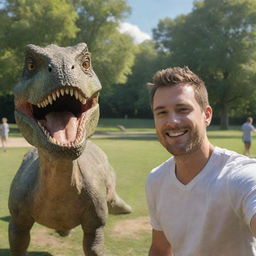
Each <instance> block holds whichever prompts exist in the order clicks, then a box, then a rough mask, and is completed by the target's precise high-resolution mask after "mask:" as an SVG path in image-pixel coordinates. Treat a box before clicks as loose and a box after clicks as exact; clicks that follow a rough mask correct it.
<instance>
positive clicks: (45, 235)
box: [31, 227, 69, 249]
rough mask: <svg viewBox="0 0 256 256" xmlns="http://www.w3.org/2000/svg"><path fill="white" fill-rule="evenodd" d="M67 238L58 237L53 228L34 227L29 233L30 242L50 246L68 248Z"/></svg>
mask: <svg viewBox="0 0 256 256" xmlns="http://www.w3.org/2000/svg"><path fill="white" fill-rule="evenodd" d="M67 239H68V237H67V238H66V239H65V238H63V237H59V236H58V234H57V233H55V231H54V230H50V229H46V228H44V227H41V228H38V229H36V230H35V231H33V234H32V235H31V243H32V244H34V245H37V246H42V247H45V246H47V247H50V248H60V249H61V248H62V249H63V248H69V246H68V243H67Z"/></svg>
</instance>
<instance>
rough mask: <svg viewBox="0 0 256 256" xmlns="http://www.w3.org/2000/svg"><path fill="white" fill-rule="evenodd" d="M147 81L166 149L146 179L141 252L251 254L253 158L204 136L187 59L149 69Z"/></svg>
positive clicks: (201, 96)
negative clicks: (147, 234)
mask: <svg viewBox="0 0 256 256" xmlns="http://www.w3.org/2000/svg"><path fill="white" fill-rule="evenodd" d="M150 87H151V96H152V110H153V114H154V120H155V127H156V131H157V135H158V139H159V141H160V142H161V144H162V145H163V146H164V147H165V148H166V149H167V150H168V151H169V152H170V153H171V154H172V155H173V157H171V158H170V159H168V160H167V161H166V162H164V163H163V164H161V165H160V166H158V167H156V168H155V169H153V170H152V171H151V173H150V174H149V176H148V179H147V185H146V195H147V201H148V208H149V214H150V219H151V225H152V228H153V231H152V244H151V248H150V251H149V256H171V255H175V256H245V255H246V256H251V255H256V239H255V238H254V236H253V235H255V234H256V217H255V213H256V161H255V160H252V159H250V158H247V157H245V156H243V155H239V154H237V153H235V152H232V151H229V150H226V149H222V148H219V147H214V146H213V145H212V144H211V143H210V142H209V140H208V138H207V134H206V127H207V126H208V125H209V124H210V122H211V118H212V109H211V107H210V106H209V103H208V95H207V90H206V88H205V85H204V82H203V81H202V80H201V79H200V78H199V77H198V76H197V75H195V74H194V73H193V72H191V71H190V70H189V69H188V68H187V67H186V68H179V67H176V68H169V69H166V70H162V71H159V72H157V73H156V74H155V76H154V77H153V83H152V84H150Z"/></svg>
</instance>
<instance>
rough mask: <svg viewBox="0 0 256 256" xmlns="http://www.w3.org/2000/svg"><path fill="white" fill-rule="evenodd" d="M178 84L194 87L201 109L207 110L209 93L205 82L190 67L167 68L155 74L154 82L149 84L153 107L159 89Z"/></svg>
mask: <svg viewBox="0 0 256 256" xmlns="http://www.w3.org/2000/svg"><path fill="white" fill-rule="evenodd" d="M177 84H180V85H189V86H191V87H193V89H194V92H195V99H196V101H197V102H198V104H199V105H200V107H201V109H205V108H206V107H207V106H208V105H209V100H208V93H207V89H206V87H205V84H204V81H203V80H202V79H201V78H200V77H198V76H197V75H196V74H194V73H193V72H192V71H191V70H190V69H189V68H188V67H184V68H180V67H174V68H167V69H163V70H160V71H158V72H157V73H155V75H154V76H153V82H152V83H148V87H149V88H150V96H151V105H153V98H154V95H155V92H156V90H157V89H158V88H159V87H163V86H175V85H177Z"/></svg>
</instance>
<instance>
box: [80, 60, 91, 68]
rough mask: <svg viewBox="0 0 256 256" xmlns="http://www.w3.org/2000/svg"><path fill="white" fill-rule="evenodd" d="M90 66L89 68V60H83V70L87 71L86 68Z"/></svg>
mask: <svg viewBox="0 0 256 256" xmlns="http://www.w3.org/2000/svg"><path fill="white" fill-rule="evenodd" d="M90 66H91V63H90V60H85V61H84V62H83V64H82V67H83V68H84V69H88V68H90Z"/></svg>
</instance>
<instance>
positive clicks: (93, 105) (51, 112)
mask: <svg viewBox="0 0 256 256" xmlns="http://www.w3.org/2000/svg"><path fill="white" fill-rule="evenodd" d="M100 89H101V85H100V82H99V80H98V78H97V76H96V74H95V73H94V71H93V69H92V66H91V57H90V54H89V52H88V49H87V46H86V44H85V43H80V44H78V45H75V46H73V47H58V46H56V45H48V46H46V47H44V48H42V47H39V46H35V45H27V46H26V50H25V65H24V69H23V74H22V77H21V80H20V82H19V83H18V84H17V85H16V87H15V88H14V95H15V119H16V122H17V124H18V126H19V128H20V130H21V132H22V134H23V136H24V137H25V139H26V140H27V141H28V142H29V143H30V144H32V145H34V146H35V147H38V148H40V149H41V150H45V151H47V152H48V153H50V154H53V155H55V156H57V157H64V158H71V159H76V158H77V157H79V156H80V155H81V153H82V152H83V150H84V148H85V146H86V139H87V138H88V137H90V136H91V135H92V134H93V132H94V131H95V128H96V126H97V123H98V119H99V105H98V96H99V91H100Z"/></svg>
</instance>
